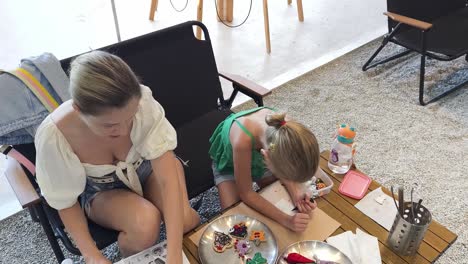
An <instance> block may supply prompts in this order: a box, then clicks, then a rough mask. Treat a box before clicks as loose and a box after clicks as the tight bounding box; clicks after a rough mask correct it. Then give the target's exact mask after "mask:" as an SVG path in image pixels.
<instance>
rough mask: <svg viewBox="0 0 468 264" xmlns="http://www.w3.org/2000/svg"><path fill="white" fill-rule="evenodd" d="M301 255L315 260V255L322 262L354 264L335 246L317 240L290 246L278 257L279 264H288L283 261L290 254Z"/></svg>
mask: <svg viewBox="0 0 468 264" xmlns="http://www.w3.org/2000/svg"><path fill="white" fill-rule="evenodd" d="M293 252H295V253H299V254H301V255H303V256H304V257H306V258H309V259H313V258H314V255H315V256H317V258H318V259H319V260H321V261H332V262H335V263H339V264H352V262H351V260H350V259H349V258H348V257H347V256H346V255H345V254H343V253H341V251H339V250H338V249H337V248H335V247H334V246H331V245H329V244H327V243H324V242H321V241H316V240H305V241H300V242H296V243H294V244H291V245H289V246H288V247H287V248H286V249H285V250H284V252H283V253H281V255H280V256H279V257H278V261H277V262H276V263H277V264H288V262H286V260H284V259H283V256H284V255H287V254H289V253H293Z"/></svg>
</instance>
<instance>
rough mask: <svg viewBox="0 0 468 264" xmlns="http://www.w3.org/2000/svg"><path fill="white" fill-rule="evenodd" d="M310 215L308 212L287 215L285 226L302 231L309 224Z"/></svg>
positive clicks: (295, 230)
mask: <svg viewBox="0 0 468 264" xmlns="http://www.w3.org/2000/svg"><path fill="white" fill-rule="evenodd" d="M309 221H310V216H309V215H308V214H303V213H297V214H295V215H292V216H290V217H289V221H288V226H287V228H289V229H291V230H292V231H294V232H298V233H300V232H304V231H305V230H306V229H307V225H308V224H309Z"/></svg>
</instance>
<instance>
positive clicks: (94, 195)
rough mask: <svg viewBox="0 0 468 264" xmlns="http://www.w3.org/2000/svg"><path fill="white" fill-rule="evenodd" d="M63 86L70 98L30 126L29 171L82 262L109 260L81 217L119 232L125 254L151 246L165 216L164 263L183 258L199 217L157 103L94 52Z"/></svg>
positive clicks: (124, 69)
mask: <svg viewBox="0 0 468 264" xmlns="http://www.w3.org/2000/svg"><path fill="white" fill-rule="evenodd" d="M70 91H71V95H72V100H69V101H67V102H65V103H63V104H62V105H60V106H59V107H58V108H57V109H56V110H55V111H54V112H52V113H51V114H50V115H49V116H48V117H47V118H46V119H45V120H44V121H43V122H42V124H41V126H40V127H39V129H38V131H37V134H36V137H35V145H36V150H37V160H36V166H37V170H36V171H37V180H38V183H39V185H40V187H41V191H42V194H43V195H44V197H45V199H46V200H47V202H48V203H49V205H50V206H52V207H53V208H55V209H57V210H58V211H59V215H60V218H61V219H62V221H63V223H64V225H65V228H66V229H67V231H68V232H69V233H70V235H71V237H72V238H73V240H74V241H75V243H76V245H77V246H78V249H79V250H80V252H81V254H82V255H83V257H84V258H85V260H86V263H111V262H110V261H108V260H107V259H106V258H105V257H104V256H103V255H102V254H101V252H100V251H99V250H98V248H97V247H96V245H95V243H94V241H93V239H92V238H91V235H90V233H89V230H88V226H87V223H86V221H87V219H86V217H85V215H87V216H88V217H89V218H90V219H91V220H93V221H94V222H96V223H98V224H99V225H102V226H104V227H107V228H111V229H114V230H118V231H120V233H119V236H118V244H119V247H120V250H121V252H122V255H123V256H124V257H125V256H129V255H132V254H134V253H137V252H139V251H142V250H144V249H146V248H148V247H150V246H152V245H153V244H155V242H156V241H157V239H158V238H159V227H160V224H161V221H162V219H164V222H165V223H166V227H167V237H168V263H182V235H183V232H185V231H188V230H190V229H192V228H193V227H195V226H196V225H197V224H198V223H199V220H200V219H199V216H198V214H197V213H196V212H195V211H194V210H193V209H192V208H191V207H190V205H189V202H188V198H187V191H186V189H185V178H184V173H183V169H182V166H181V164H180V162H179V160H178V159H177V158H176V157H175V155H174V153H173V152H172V150H173V149H174V148H175V147H176V144H177V142H176V139H177V137H176V132H175V130H174V128H173V127H172V126H171V124H170V123H169V122H168V120H167V119H166V118H165V116H164V110H163V108H162V107H161V105H160V104H159V103H158V102H156V101H155V100H154V99H153V97H152V95H151V90H150V89H149V88H148V87H145V86H143V85H140V84H139V82H138V79H137V78H136V76H135V74H134V73H133V72H132V70H131V69H130V68H129V67H128V65H127V64H126V63H125V62H124V61H123V60H121V59H120V58H118V57H117V56H114V55H111V54H109V53H105V52H101V51H93V52H90V53H87V54H84V55H81V56H79V57H78V58H76V59H75V60H74V61H73V62H72V65H71V70H70ZM78 198H79V199H78Z"/></svg>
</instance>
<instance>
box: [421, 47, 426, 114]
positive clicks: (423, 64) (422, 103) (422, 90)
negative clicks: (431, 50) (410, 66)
mask: <svg viewBox="0 0 468 264" xmlns="http://www.w3.org/2000/svg"><path fill="white" fill-rule="evenodd" d="M425 74H426V55H424V54H423V55H421V65H420V69H419V103H420V104H421V105H422V106H424V105H426V104H427V103H426V102H424V76H425Z"/></svg>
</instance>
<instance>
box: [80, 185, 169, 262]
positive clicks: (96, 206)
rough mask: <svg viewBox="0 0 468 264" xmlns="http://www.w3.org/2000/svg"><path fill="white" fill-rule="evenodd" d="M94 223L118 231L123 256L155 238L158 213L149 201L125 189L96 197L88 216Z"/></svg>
mask: <svg viewBox="0 0 468 264" xmlns="http://www.w3.org/2000/svg"><path fill="white" fill-rule="evenodd" d="M88 217H89V218H90V219H91V220H93V221H94V222H96V223H97V224H99V225H101V226H103V227H107V228H111V229H114V230H117V231H120V234H119V236H118V244H119V248H120V250H121V252H122V255H123V256H124V257H126V256H130V255H133V254H135V253H138V252H140V251H142V250H144V249H147V248H149V247H151V246H153V245H154V244H155V243H156V242H157V240H158V238H159V229H160V225H161V214H160V212H159V210H158V208H157V207H156V206H154V205H153V204H152V203H151V202H150V201H148V200H146V199H145V198H143V197H141V196H139V195H138V194H136V193H133V192H131V191H128V190H123V189H115V190H110V191H105V192H102V193H100V194H98V195H97V196H96V197H95V198H94V200H93V201H92V203H91V206H90V210H89V216H88Z"/></svg>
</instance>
